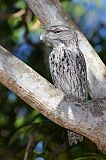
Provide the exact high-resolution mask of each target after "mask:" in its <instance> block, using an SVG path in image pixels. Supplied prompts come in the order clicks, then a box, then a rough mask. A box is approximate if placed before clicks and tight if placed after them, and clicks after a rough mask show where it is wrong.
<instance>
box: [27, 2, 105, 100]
mask: <svg viewBox="0 0 106 160" xmlns="http://www.w3.org/2000/svg"><path fill="white" fill-rule="evenodd" d="M26 2H27V3H28V5H29V7H30V8H31V9H32V11H33V12H34V13H35V15H37V16H38V18H39V20H40V21H41V23H42V24H43V25H44V26H45V27H46V28H48V26H54V25H67V26H68V27H71V28H73V29H74V30H75V31H76V33H77V34H78V39H79V47H80V50H81V51H82V53H83V54H84V56H85V59H86V64H87V74H88V81H89V90H90V94H91V96H92V98H104V97H106V67H105V65H104V64H103V62H102V61H101V59H100V58H99V56H98V55H97V54H96V52H95V51H94V49H93V48H92V46H91V45H90V44H89V42H88V41H87V39H86V38H85V37H84V35H83V34H82V33H81V32H80V31H79V30H78V28H77V27H75V24H74V23H73V21H72V20H69V17H68V16H67V15H66V14H65V13H64V11H63V9H62V7H61V6H60V4H59V2H58V0H26Z"/></svg>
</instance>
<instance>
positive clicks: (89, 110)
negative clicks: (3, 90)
mask: <svg viewBox="0 0 106 160" xmlns="http://www.w3.org/2000/svg"><path fill="white" fill-rule="evenodd" d="M0 82H1V83H2V84H4V85H5V86H7V88H9V89H10V90H12V91H13V92H14V93H16V94H17V95H18V96H19V97H20V98H21V99H23V100H24V101H25V102H26V103H28V104H29V105H30V106H32V107H33V108H35V109H36V110H38V111H39V112H41V113H42V114H43V115H45V116H46V117H47V118H49V119H50V120H52V121H54V122H55V123H57V124H59V125H61V126H62V127H65V128H67V129H70V130H73V131H75V132H78V133H80V134H82V135H84V136H86V137H87V138H89V139H90V140H92V141H93V142H95V143H96V144H97V146H98V147H99V149H101V150H102V151H104V152H105V153H106V100H98V101H94V102H93V101H91V102H83V103H79V102H72V101H69V100H67V99H65V96H64V93H63V92H62V91H60V90H58V89H56V88H55V87H54V86H53V85H52V84H50V83H49V82H48V81H47V80H46V79H44V78H43V77H41V76H40V75H39V74H38V73H36V72H35V71H34V70H32V69H31V68H30V67H29V66H27V65H26V64H25V63H24V62H22V61H21V60H19V59H18V58H16V57H15V56H14V55H12V54H11V53H9V52H8V51H7V50H5V49H4V48H3V47H1V46H0Z"/></svg>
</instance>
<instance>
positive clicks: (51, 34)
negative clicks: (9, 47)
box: [40, 25, 87, 145]
mask: <svg viewBox="0 0 106 160" xmlns="http://www.w3.org/2000/svg"><path fill="white" fill-rule="evenodd" d="M40 39H41V40H43V41H47V42H49V43H50V44H51V45H52V48H53V50H52V52H51V53H50V54H49V65H50V73H51V77H52V80H53V83H54V85H55V87H57V88H58V89H60V90H62V91H63V92H64V93H65V95H66V96H68V97H74V99H77V100H80V101H86V100H87V69H86V61H85V58H84V55H83V53H82V52H81V50H80V48H79V43H78V36H77V33H76V32H75V31H74V30H73V29H72V28H69V27H68V26H65V25H55V26H50V27H48V29H44V30H43V32H42V34H41V36H40ZM68 141H69V145H72V144H77V143H78V142H79V141H80V142H81V141H83V136H82V135H79V134H77V133H75V132H72V131H70V130H68Z"/></svg>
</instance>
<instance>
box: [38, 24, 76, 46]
mask: <svg viewBox="0 0 106 160" xmlns="http://www.w3.org/2000/svg"><path fill="white" fill-rule="evenodd" d="M40 39H41V40H43V41H47V42H49V43H50V44H51V45H53V46H54V47H55V46H58V45H60V44H68V43H71V42H74V41H75V40H76V34H75V32H74V31H73V30H72V29H70V28H68V27H67V26H64V25H58V26H51V27H50V28H48V29H47V30H46V29H44V30H43V32H42V34H41V36H40Z"/></svg>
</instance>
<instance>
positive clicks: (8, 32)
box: [0, 0, 106, 160]
mask: <svg viewBox="0 0 106 160" xmlns="http://www.w3.org/2000/svg"><path fill="white" fill-rule="evenodd" d="M61 2H62V3H63V6H64V8H65V10H66V11H67V12H69V15H70V14H71V15H72V18H73V19H74V20H75V21H76V23H77V24H78V26H80V29H81V30H82V31H83V32H84V34H85V35H86V36H87V38H88V39H89V41H90V43H91V44H92V45H93V46H94V48H95V49H96V50H97V52H98V54H99V55H100V57H101V58H102V60H103V61H104V62H105V63H106V54H105V52H106V46H105V42H106V16H104V15H106V5H105V3H106V1H105V0H101V1H100V0H99V1H96V0H93V1H91V0H88V1H86V0H81V1H79V0H72V1H70V0H61ZM20 11H22V12H23V14H22V13H21V14H22V15H20ZM14 13H17V16H16V17H15V18H13V15H14ZM40 33H41V26H40V24H39V22H38V20H37V17H35V16H34V15H33V13H32V12H31V11H30V10H29V8H28V7H27V6H26V4H25V2H24V1H23V0H16V1H14V0H10V1H7V0H3V1H2V2H0V44H1V45H2V46H4V47H5V48H7V49H8V50H10V51H11V52H12V53H13V54H14V55H16V56H17V57H19V58H20V59H21V60H23V61H24V62H26V63H27V64H28V65H29V66H31V67H32V68H33V69H35V70H36V71H37V72H38V73H40V74H41V75H42V76H43V77H45V78H46V79H48V80H49V81H51V77H50V73H49V67H48V53H49V51H50V48H47V47H46V46H45V45H44V44H43V43H42V42H40V40H39V36H40ZM51 82H52V81H51ZM0 97H1V98H0V107H1V109H0V159H2V160H21V159H24V156H25V155H26V150H28V160H44V159H45V160H69V159H72V160H105V159H106V156H105V155H103V154H102V153H101V152H100V151H98V149H97V147H96V146H95V144H93V143H92V142H91V141H89V140H88V139H86V138H85V139H84V141H83V142H82V143H79V144H78V145H73V146H72V147H71V148H69V146H68V142H67V131H66V130H65V129H64V128H62V127H60V126H58V125H56V124H54V123H53V122H51V121H49V120H48V119H47V118H45V117H44V116H42V115H41V114H40V113H38V112H37V111H35V110H34V109H32V108H31V107H30V106H28V105H27V104H26V103H24V102H23V101H21V100H20V99H19V98H18V97H17V96H16V95H15V94H14V93H12V92H11V91H9V90H8V89H7V88H5V87H4V86H2V85H0ZM28 146H30V147H29V148H28Z"/></svg>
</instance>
